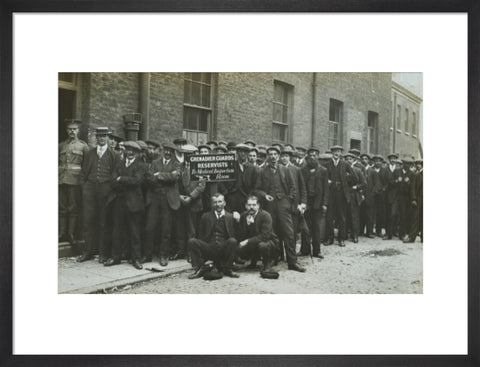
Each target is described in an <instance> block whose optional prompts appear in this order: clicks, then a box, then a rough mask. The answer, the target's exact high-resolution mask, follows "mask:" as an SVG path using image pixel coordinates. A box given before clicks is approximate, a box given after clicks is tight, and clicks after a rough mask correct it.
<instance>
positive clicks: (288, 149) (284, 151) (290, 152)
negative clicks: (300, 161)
mask: <svg viewBox="0 0 480 367" xmlns="http://www.w3.org/2000/svg"><path fill="white" fill-rule="evenodd" d="M294 153H295V151H294V150H293V147H292V146H291V145H285V146H284V147H283V149H282V151H281V154H288V155H290V156H292V155H294Z"/></svg>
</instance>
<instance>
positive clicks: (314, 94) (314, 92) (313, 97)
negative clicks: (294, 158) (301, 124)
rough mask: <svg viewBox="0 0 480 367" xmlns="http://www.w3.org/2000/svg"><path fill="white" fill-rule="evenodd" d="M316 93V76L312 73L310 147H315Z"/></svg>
mask: <svg viewBox="0 0 480 367" xmlns="http://www.w3.org/2000/svg"><path fill="white" fill-rule="evenodd" d="M316 92H317V74H316V73H313V81H312V141H311V144H310V146H312V147H313V146H315V133H316V130H317V129H316V126H315V125H316V124H315V102H316Z"/></svg>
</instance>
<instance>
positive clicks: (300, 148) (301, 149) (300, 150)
mask: <svg viewBox="0 0 480 367" xmlns="http://www.w3.org/2000/svg"><path fill="white" fill-rule="evenodd" d="M295 149H297V150H298V151H299V152H306V151H307V149H306V148H304V147H296V148H295Z"/></svg>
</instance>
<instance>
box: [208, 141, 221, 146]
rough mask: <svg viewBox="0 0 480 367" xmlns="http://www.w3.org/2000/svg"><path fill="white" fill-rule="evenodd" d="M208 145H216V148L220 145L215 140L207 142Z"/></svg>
mask: <svg viewBox="0 0 480 367" xmlns="http://www.w3.org/2000/svg"><path fill="white" fill-rule="evenodd" d="M207 144H208V145H215V146H217V145H218V143H217V142H216V141H215V140H210V141H207Z"/></svg>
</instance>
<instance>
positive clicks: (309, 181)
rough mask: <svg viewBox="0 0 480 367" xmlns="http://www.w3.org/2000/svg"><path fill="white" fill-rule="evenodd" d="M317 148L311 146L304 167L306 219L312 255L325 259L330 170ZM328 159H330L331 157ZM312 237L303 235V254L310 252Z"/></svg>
mask: <svg viewBox="0 0 480 367" xmlns="http://www.w3.org/2000/svg"><path fill="white" fill-rule="evenodd" d="M319 152H320V151H319V150H318V149H317V148H313V147H312V148H310V149H308V151H307V156H306V158H305V160H306V166H305V167H303V168H302V174H303V177H304V180H305V184H306V190H307V210H306V212H305V219H306V221H307V224H308V228H309V229H310V233H311V240H312V255H313V257H318V258H320V259H323V255H322V252H321V244H322V242H324V240H325V221H326V214H327V208H328V196H329V186H328V171H327V169H326V168H325V167H323V166H322V165H320V163H319V161H318V158H319V157H318V153H319ZM327 159H330V158H329V157H328V158H327ZM309 241H310V239H309V238H307V236H305V238H304V236H303V233H302V247H301V250H300V252H301V253H302V254H303V255H308V254H309V253H310V243H309Z"/></svg>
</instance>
